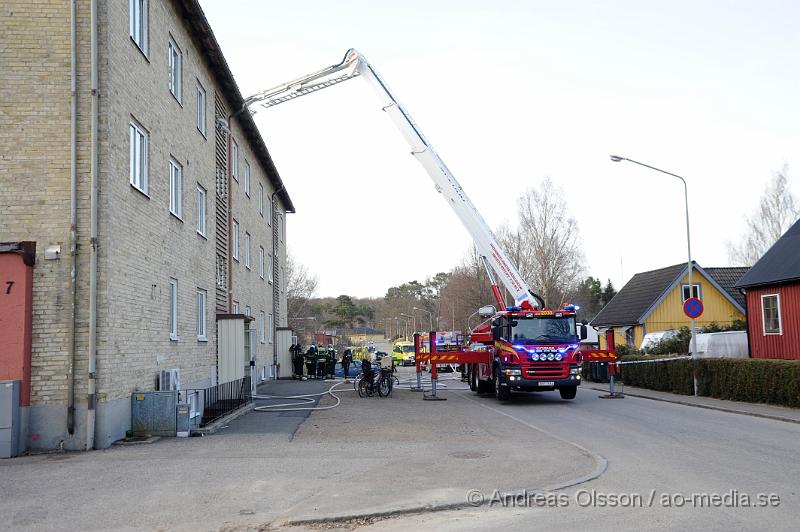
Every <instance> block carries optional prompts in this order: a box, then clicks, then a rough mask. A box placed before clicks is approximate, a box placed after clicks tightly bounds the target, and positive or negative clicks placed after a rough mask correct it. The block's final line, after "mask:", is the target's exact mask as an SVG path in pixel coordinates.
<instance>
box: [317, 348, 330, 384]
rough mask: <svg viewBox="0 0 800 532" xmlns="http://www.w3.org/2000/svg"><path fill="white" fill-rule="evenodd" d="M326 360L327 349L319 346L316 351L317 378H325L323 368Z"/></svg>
mask: <svg viewBox="0 0 800 532" xmlns="http://www.w3.org/2000/svg"><path fill="white" fill-rule="evenodd" d="M327 362H328V350H327V349H325V348H321V349H320V350H319V351H318V352H317V378H318V379H324V378H325V369H326V368H327Z"/></svg>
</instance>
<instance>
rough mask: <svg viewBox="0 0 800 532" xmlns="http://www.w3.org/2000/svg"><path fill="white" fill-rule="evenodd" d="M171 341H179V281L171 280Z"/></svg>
mask: <svg viewBox="0 0 800 532" xmlns="http://www.w3.org/2000/svg"><path fill="white" fill-rule="evenodd" d="M169 339H170V340H174V341H176V342H177V341H178V280H177V279H172V278H170V280H169Z"/></svg>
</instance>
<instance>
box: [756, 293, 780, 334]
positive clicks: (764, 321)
mask: <svg viewBox="0 0 800 532" xmlns="http://www.w3.org/2000/svg"><path fill="white" fill-rule="evenodd" d="M768 297H774V298H775V308H776V310H777V311H778V332H767V313H766V309H765V308H764V299H766V298H768ZM761 332H762V334H763V336H783V320H782V319H781V295H780V294H779V293H775V294H764V295H762V296H761Z"/></svg>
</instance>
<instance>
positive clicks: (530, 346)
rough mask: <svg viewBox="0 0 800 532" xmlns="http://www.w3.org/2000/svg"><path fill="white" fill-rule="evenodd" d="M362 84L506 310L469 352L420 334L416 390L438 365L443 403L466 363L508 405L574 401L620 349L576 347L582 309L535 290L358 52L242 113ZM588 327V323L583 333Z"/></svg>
mask: <svg viewBox="0 0 800 532" xmlns="http://www.w3.org/2000/svg"><path fill="white" fill-rule="evenodd" d="M357 77H362V78H363V79H365V80H366V81H367V82H368V83H369V85H370V86H371V87H372V88H373V89H374V91H375V93H376V94H377V96H378V99H379V100H380V102H381V108H382V109H383V111H384V112H386V114H388V115H389V118H391V119H392V122H394V124H395V126H396V127H397V129H399V130H400V133H401V134H402V135H403V137H404V138H405V139H406V142H408V144H409V146H410V147H411V154H412V155H413V156H414V157H415V158H416V159H417V160H418V161H419V162H420V164H421V165H422V167H423V168H424V169H425V171H426V172H427V173H428V176H430V178H431V179H432V180H433V182H434V185H435V187H436V191H437V192H439V193H441V194H442V195H443V196H444V197H445V200H446V201H447V204H448V205H450V207H451V208H452V209H453V212H455V214H456V216H458V219H459V220H461V223H462V224H463V225H464V227H465V228H466V229H467V231H468V232H469V234H470V235H471V236H472V239H473V240H474V242H475V247H476V249H477V251H478V255H479V257H480V259H481V261H482V263H483V266H484V268H485V269H486V273H487V275H488V277H489V281H490V282H491V285H492V293H493V295H494V297H495V300H496V301H497V305H498V307H499V308H498V309H495V308H493V307H491V306H487V307H483V308H481V309H480V311H479V312H480V315H481V317H484V318H490V319H489V320H487V321H485V322H484V323H482V324H481V325H479V326H478V327H477V328H476V329H475V330H474V331H473V332H472V333H471V334H470V335H469V338H470V340H469V343H470V345H469V347H468V348H466V349H465V347H466V346H462V348H461V349H459V350H458V351H456V352H453V351H448V352H446V353H437V349H436V332H435V331H431V333H430V336H429V347H428V348H425V347H424V346H423V345H422V342H421V336H420V335H419V334H415V335H414V336H415V338H414V344H415V354H416V366H417V389H418V390H420V391H421V384H420V382H421V381H420V372H421V364H422V362H423V360H424V361H425V362H426V363H430V364H431V385H432V386H431V390H432V396H426V397H425V398H426V399H440V398H437V397H436V382H437V369H436V367H437V365H438V364H446V363H458V364H463V365H464V367H465V368H467V376H468V379H469V382H470V388H472V390H473V391H476V392H478V393H482V392H487V391H493V392H494V393H495V394H496V395H497V398H498V399H500V400H505V399H508V398H509V397H510V393H511V390H512V389H513V390H515V391H546V390H559V391H560V392H561V395H562V397H563V398H565V399H572V398H573V397H575V390H576V388H577V386H578V385H579V384H580V379H581V377H580V365H581V363H582V361H583V360H598V361H609V362H612V363H613V360H614V359H615V353H614V351H613V343H610V344H609V345H611V346H612V347H611V349H610V350H603V351H600V350H591V351H587V350H583V349H581V348H580V346H579V345H576V344H575V342H579V341H580V339H583V338H585V336H586V331H585V329H584V330H583V331H582V332H581V333H580V334H579V333H577V332H576V329H577V327H578V325H577V320H576V310H577V308H576V307H574V306H571V305H569V306H566V307H564V308H563V309H557V310H547V309H545V308H544V307H545V303H544V300H543V299H542V298H541V297H540V296H539V295H537V294H535V293H534V292H533V291H532V290H531V289H530V287H529V286H528V284H527V283H526V282H525V280H524V279H523V278H522V276H521V275H520V273H519V271H518V270H517V268H516V266H515V265H514V264H513V263H512V262H511V260H509V258H508V255H506V253H505V251H504V250H503V248H502V246H501V245H500V243H499V242H498V241H497V238H496V237H495V236H494V233H493V232H492V230H491V228H490V227H489V225H488V224H487V223H486V221H485V220H484V219H483V217H482V216H481V215H480V213H479V212H478V210H477V209H476V208H475V205H473V203H472V201H470V199H469V197H468V196H467V194H466V192H465V191H464V189H463V188H462V187H461V185H460V184H459V183H458V181H457V180H456V178H455V177H454V176H453V174H452V172H450V170H449V169H448V168H447V165H445V164H444V161H442V159H441V158H440V157H439V155H438V154H437V153H436V151H435V150H434V149H433V146H431V144H430V143H429V142H428V140H427V139H426V138H425V136H424V135H423V134H422V131H420V129H419V127H418V126H417V124H416V123H414V120H413V119H412V118H411V116H410V115H409V114H408V111H406V109H405V108H404V107H403V106H402V105H401V104H400V102H399V101H398V99H397V98H396V97H395V95H394V94H393V93H392V91H391V90H390V89H389V87H388V85H387V84H386V82H385V81H384V80H383V78H381V76H380V75H379V74H378V73H377V72H376V71H375V69H374V68H373V67H372V65H370V64H369V62H368V61H367V60H366V59H365V58H364V56H363V55H361V54H360V53H358V52H357V51H356V50H354V49H352V48H351V49H350V50H348V51H347V53H346V54H345V55H344V59H342V61H341V62H340V63H337V64H335V65H331V66H329V67H327V68H323V69H322V70H319V71H317V72H314V73H311V74H308V75H306V76H303V77H301V78H298V79H295V80H293V81H289V82H288V83H283V84H281V85H278V86H276V87H273V88H271V89H267V90H263V91H260V92H257V93H255V94H253V95H252V96H250V97H248V98H246V99H245V100H244V104H243V106H242V108H241V109H240V110H239V111H238V112H249V111H250V108H251V107H252V106H254V105H257V104H259V105H261V106H262V107H265V108H270V107H274V106H276V105H279V104H281V103H284V102H287V101H289V100H293V99H295V98H299V97H301V96H305V95H307V94H312V93H314V92H317V91H320V90H322V89H325V88H328V87H332V86H334V85H338V84H339V83H342V82H344V81H348V80H350V79H354V78H357ZM498 279H499V282H500V283H502V285H503V286H504V287H505V289H506V290H507V291H508V293H509V294H511V295H512V297H513V298H514V305H513V306H506V303H505V299H504V297H503V293H502V291H501V290H500V285H499V284H498ZM570 321H571V323H572V329H571V331H570V332H569V337H570V338H568V339H567V338H561V339H557V340H556V339H552V340H550V341H547V340H543V341H540V340H539V339H538V338H533V339H528V340H529V341H527V342H521V341H517V340H516V339H515V335H514V333H515V331H518V332H520V333H524V332H525V330H526V328H527V330H528V331H530V330H531V325H532V324H533V323H539V324H542V327H543V328H544V329H547V328H548V327H550V328H559V327H563V326H564V325H565V323H566V322H570ZM545 324H546V325H545ZM567 325H569V324H568V323H567ZM585 326H586V323H585V322H584V323H583V324H582V325H581V327H584V328H585ZM608 338H609V339H608V341H609V342H613V334H612V335H610V336H609V337H608ZM521 344H524V345H521ZM612 382H613V381H612Z"/></svg>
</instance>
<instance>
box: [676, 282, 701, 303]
mask: <svg viewBox="0 0 800 532" xmlns="http://www.w3.org/2000/svg"><path fill="white" fill-rule="evenodd" d="M692 286H694V287H697V299H699V300H700V301H702V300H703V287H702V285H700V283H692ZM688 288H689V285H688V284H682V285H681V299H683V301H686V298H684V297H683V294H684V293H685V292H686V290H687V289H688ZM694 292H695V291H694V290H691V291H690V292H689V293H690V294H691V295H694Z"/></svg>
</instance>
